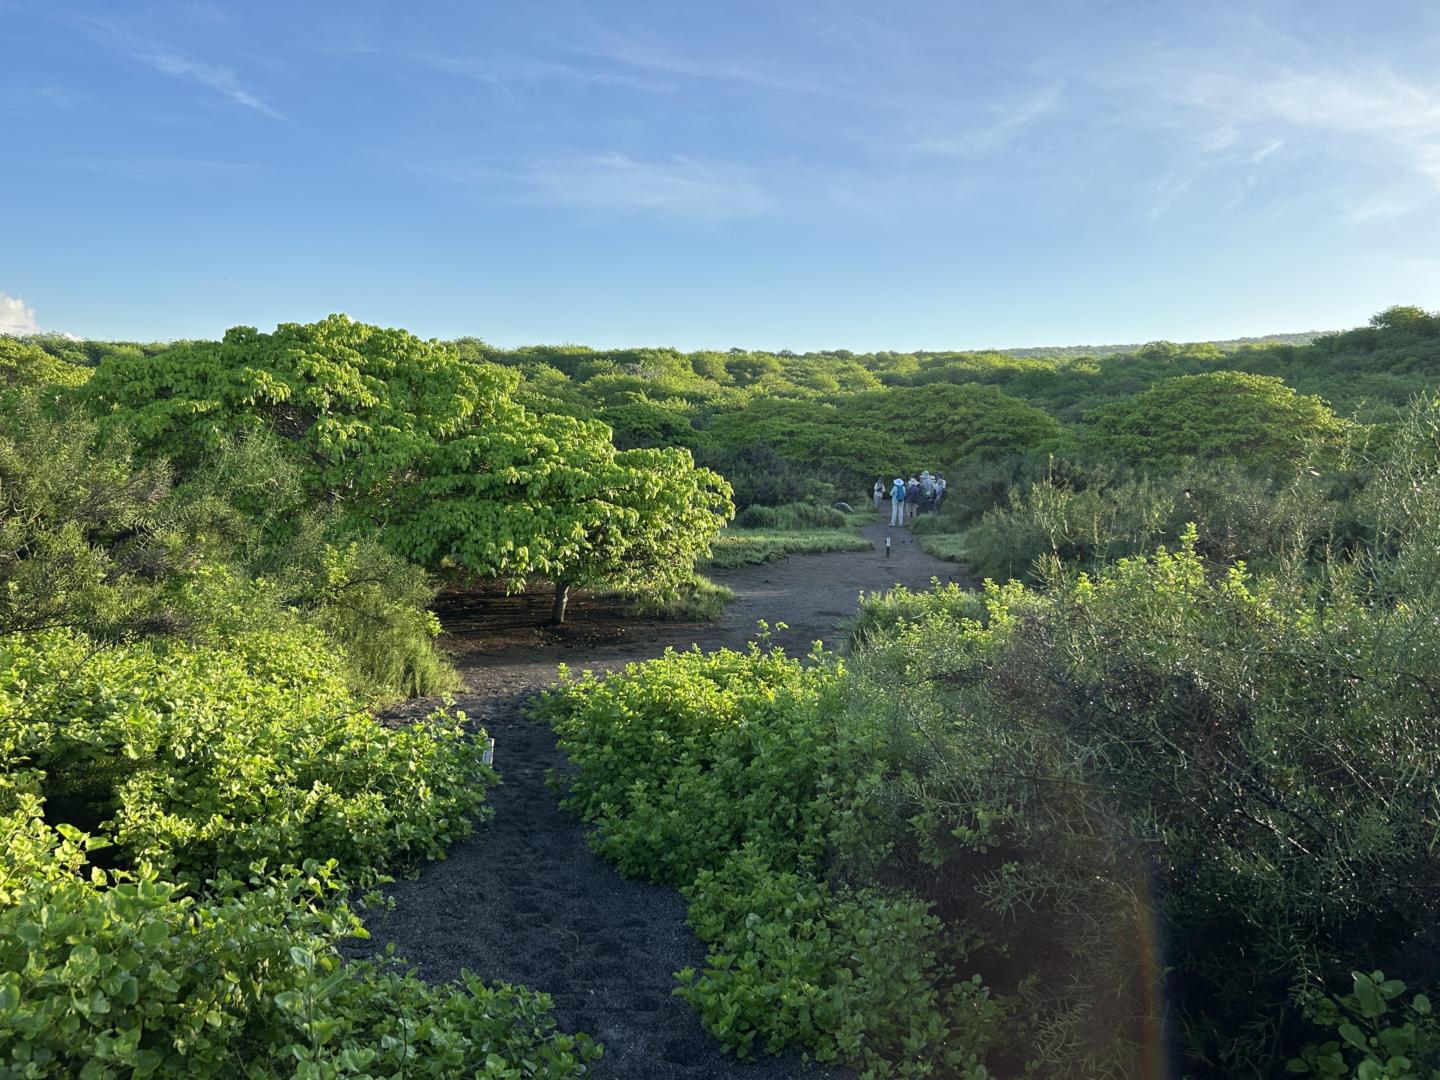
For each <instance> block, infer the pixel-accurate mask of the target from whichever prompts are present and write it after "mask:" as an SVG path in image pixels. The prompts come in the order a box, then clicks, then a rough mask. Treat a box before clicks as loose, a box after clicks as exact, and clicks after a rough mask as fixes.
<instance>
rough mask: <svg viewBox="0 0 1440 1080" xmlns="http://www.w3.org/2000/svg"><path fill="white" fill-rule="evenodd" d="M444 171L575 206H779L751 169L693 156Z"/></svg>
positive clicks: (662, 212)
mask: <svg viewBox="0 0 1440 1080" xmlns="http://www.w3.org/2000/svg"><path fill="white" fill-rule="evenodd" d="M438 172H439V175H441V176H443V177H445V178H446V179H448V180H451V181H453V182H457V183H463V184H467V185H471V186H474V187H478V188H482V189H486V190H488V191H490V192H491V193H493V194H495V195H498V196H500V197H502V198H508V199H512V200H514V201H518V202H525V203H541V204H549V205H557V206H568V207H572V208H575V209H585V210H598V211H609V212H619V213H643V214H651V215H655V216H660V217H669V218H690V219H718V218H737V217H754V216H756V215H758V214H761V213H764V212H765V211H766V210H768V209H770V208H771V206H772V198H771V196H770V194H769V193H768V192H766V191H765V190H764V189H763V188H762V187H761V186H760V185H759V184H757V183H756V182H755V180H754V179H753V178H752V177H751V176H750V174H749V173H748V172H746V171H744V170H741V169H736V168H734V167H732V166H728V165H726V164H724V163H721V162H714V161H706V160H700V159H697V158H689V157H671V158H666V159H663V160H657V161H639V160H636V159H635V158H632V157H629V156H628V155H625V154H620V153H607V154H588V155H576V156H572V157H567V158H548V159H544V160H536V161H531V162H528V163H526V164H524V165H522V166H519V167H496V166H493V165H488V164H484V163H481V164H478V165H469V166H462V167H459V168H449V169H443V170H439V171H438Z"/></svg>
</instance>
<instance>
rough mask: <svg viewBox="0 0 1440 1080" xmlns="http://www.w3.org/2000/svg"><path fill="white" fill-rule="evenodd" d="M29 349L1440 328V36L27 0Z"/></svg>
mask: <svg viewBox="0 0 1440 1080" xmlns="http://www.w3.org/2000/svg"><path fill="white" fill-rule="evenodd" d="M0 50H3V51H0V56H3V57H4V63H3V65H0V148H3V151H4V153H3V157H0V199H3V206H4V208H5V209H4V226H3V228H0V325H8V326H9V327H10V328H12V329H24V328H29V327H36V326H38V327H40V328H44V329H55V330H64V331H68V332H72V333H76V334H80V335H84V336H94V337H127V338H144V339H152V338H171V337H177V336H217V335H218V334H220V333H221V332H222V331H223V330H224V329H225V328H226V327H227V326H231V325H235V324H241V323H243V324H248V325H256V326H260V327H262V328H268V327H270V326H272V325H273V324H275V323H276V322H281V321H308V320H311V319H315V318H319V317H321V316H323V315H325V314H327V313H329V312H332V311H344V312H347V313H349V314H350V315H352V316H354V317H356V318H361V319H365V320H367V321H372V322H379V323H384V324H387V325H399V326H405V327H408V328H409V329H411V330H414V331H415V332H416V333H419V334H422V335H424V336H427V337H428V336H440V337H450V336H456V335H460V334H476V335H479V336H481V337H484V338H486V339H487V340H489V341H493V342H496V343H499V344H504V345H513V344H520V343H524V342H536V341H574V342H584V343H588V344H593V345H599V346H604V345H623V344H671V345H677V346H680V347H685V348H699V347H717V348H726V347H730V346H744V347H770V348H784V347H788V348H793V349H797V350H800V349H808V348H823V347H848V348H852V349H857V350H859V349H873V348H897V349H909V348H970V347H981V346H987V345H1009V346H1021V345H1035V344H1068V343H1077V342H1091V343H1101V342H1123V341H1140V340H1148V339H1152V338H1159V337H1166V338H1171V339H1176V340H1187V339H1197V338H1207V337H1230V336H1236V335H1243V334H1259V333H1267V332H1275V331H1297V330H1306V329H1312V328H1338V327H1345V326H1351V325H1356V324H1358V323H1362V322H1364V321H1365V319H1366V318H1368V317H1369V315H1370V314H1372V313H1373V312H1375V311H1377V310H1379V309H1380V308H1383V307H1386V306H1388V305H1389V304H1392V303H1415V304H1420V305H1421V306H1424V307H1427V308H1437V307H1440V64H1437V62H1436V60H1435V58H1436V57H1437V56H1440V4H1437V3H1435V2H1433V0H1407V2H1385V0H1373V2H1370V3H1366V4H1358V3H1353V2H1349V0H1346V2H1335V0H1305V2H1298V0H1297V2H1275V3H1269V2H1265V3H1247V4H1240V3H1226V2H1224V0H1210V2H1189V0H1155V2H1151V3H1140V2H1119V0H1035V2H1022V3H1013V4H1000V3H994V2H964V3H939V2H929V3H911V2H904V0H899V2H890V3H885V4H878V3H874V2H873V0H872V2H866V3H851V2H848V0H836V2H802V0H787V2H785V3H775V2H773V0H770V2H730V3H709V4H698V3H681V2H670V3H632V2H628V0H626V2H619V0H590V2H574V3H572V2H564V0H557V2H538V3H537V2H532V3H524V4H522V3H498V2H497V3H482V2H460V0H449V2H446V0H433V2H427V0H416V2H413V3H403V4H402V3H399V2H379V0H343V2H340V0H306V2H302V3H294V2H291V3H272V2H268V0H253V2H245V3H239V2H235V3H220V2H205V0H171V2H133V3H131V2H88V3H87V2H73V3H72V2H65V0H0Z"/></svg>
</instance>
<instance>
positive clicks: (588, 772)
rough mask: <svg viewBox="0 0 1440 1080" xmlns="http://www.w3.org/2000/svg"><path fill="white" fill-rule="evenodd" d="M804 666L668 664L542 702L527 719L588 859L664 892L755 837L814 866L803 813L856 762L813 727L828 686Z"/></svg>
mask: <svg viewBox="0 0 1440 1080" xmlns="http://www.w3.org/2000/svg"><path fill="white" fill-rule="evenodd" d="M818 659H819V660H820V662H818V663H817V664H815V665H814V666H812V667H808V668H807V667H805V666H804V665H802V664H801V663H800V662H799V661H798V660H792V659H789V658H788V657H786V656H785V655H784V654H783V653H781V652H779V651H778V650H775V651H772V652H768V653H765V652H760V651H759V650H758V649H755V648H752V649H751V651H749V652H732V651H730V650H726V649H722V650H719V651H717V652H714V653H708V654H706V653H701V652H700V651H699V650H698V649H695V650H691V651H688V652H681V653H677V652H674V651H670V652H667V653H666V654H665V657H664V659H662V660H657V661H652V662H650V663H648V664H629V665H627V666H626V668H625V673H624V676H623V677H609V678H594V677H592V676H589V675H586V676H584V677H582V678H580V679H578V680H574V681H570V682H565V681H562V682H561V684H560V685H559V687H558V688H556V689H554V690H551V691H549V692H547V693H546V694H544V695H542V697H541V698H540V699H539V701H538V702H537V704H536V707H535V714H536V715H537V716H538V717H540V718H542V719H545V720H547V721H548V722H549V723H550V725H551V726H552V727H553V728H554V729H555V732H556V735H557V741H558V745H559V746H560V749H561V750H562V751H564V753H565V754H566V756H567V757H568V758H569V760H570V762H571V764H572V765H574V766H575V768H576V770H577V771H576V773H575V774H574V776H573V777H571V778H569V779H568V781H567V790H568V795H567V797H566V800H565V805H566V806H567V807H569V808H570V809H572V810H574V811H575V812H576V813H577V814H579V815H580V817H581V818H582V819H584V820H585V821H589V822H593V823H595V824H596V825H597V826H598V829H597V831H596V832H594V833H592V834H591V842H592V844H593V846H594V847H595V849H596V850H597V851H599V852H600V854H602V855H604V856H605V857H606V858H607V859H610V860H611V861H612V862H614V863H615V864H616V866H617V867H619V869H620V870H621V872H622V873H625V874H629V875H634V876H643V877H646V878H649V879H652V880H656V881H666V882H669V883H671V884H674V885H684V884H688V883H689V882H690V881H691V880H692V879H693V878H694V876H695V874H696V873H697V872H698V871H699V870H701V869H703V868H707V867H709V868H713V867H715V866H718V864H719V862H720V861H721V859H722V858H723V857H724V856H725V855H726V854H727V853H728V852H730V851H732V850H733V849H734V848H736V847H738V846H739V843H740V842H741V840H742V838H748V839H750V840H752V841H756V842H758V841H759V839H760V838H761V837H764V838H765V843H766V844H767V850H768V849H774V850H775V851H776V852H777V853H779V852H782V851H783V853H784V854H783V858H785V859H786V860H787V861H789V862H792V863H793V862H795V861H797V860H800V859H802V858H804V859H807V860H811V861H813V860H814V859H815V858H816V857H818V855H819V853H820V851H821V849H822V847H823V844H824V832H825V830H824V827H823V825H821V824H819V823H818V822H819V821H820V820H821V818H822V817H823V815H824V814H825V813H827V812H828V806H827V805H826V804H824V802H823V801H817V800H819V796H820V794H821V792H823V791H826V790H829V789H831V788H833V787H834V785H835V784H837V783H839V780H838V778H837V777H836V776H834V775H833V774H836V773H843V772H846V771H849V770H850V769H851V768H852V767H854V766H855V765H856V764H857V762H858V761H859V760H860V758H859V757H857V756H856V755H858V753H859V751H858V750H857V749H856V748H855V747H853V746H850V745H836V742H835V739H834V737H833V732H832V730H831V729H830V728H829V727H828V726H827V725H826V724H825V723H824V722H823V721H822V720H821V719H820V718H819V717H818V716H817V715H816V713H817V709H818V706H819V703H820V701H821V700H822V698H823V697H824V695H825V694H826V693H827V692H828V691H829V690H830V689H831V688H833V686H834V684H835V681H836V678H837V669H836V668H835V667H834V666H833V664H832V663H830V662H829V661H826V660H825V659H824V658H823V657H820V658H818ZM563 674H564V673H563V672H562V678H563ZM827 736H828V737H827ZM846 755H850V756H846ZM777 857H781V856H779V855H778V854H777Z"/></svg>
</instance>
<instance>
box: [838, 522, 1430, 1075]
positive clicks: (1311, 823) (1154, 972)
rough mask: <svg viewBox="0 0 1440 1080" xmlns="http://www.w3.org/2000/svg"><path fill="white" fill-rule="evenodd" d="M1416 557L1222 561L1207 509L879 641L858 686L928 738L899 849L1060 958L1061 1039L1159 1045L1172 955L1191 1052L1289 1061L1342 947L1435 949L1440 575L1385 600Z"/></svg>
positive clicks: (1248, 1069) (1412, 956)
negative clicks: (1172, 543)
mask: <svg viewBox="0 0 1440 1080" xmlns="http://www.w3.org/2000/svg"><path fill="white" fill-rule="evenodd" d="M1433 535H1434V534H1433V533H1422V534H1420V535H1413V534H1412V543H1414V544H1415V546H1416V547H1417V548H1418V549H1420V550H1425V551H1428V550H1430V549H1432V548H1433V546H1434V541H1433V539H1430V538H1429V537H1432V536H1433ZM1402 572H1403V573H1408V572H1409V571H1406V570H1405V569H1404V560H1403V556H1402V557H1401V558H1399V559H1397V560H1395V566H1394V567H1393V568H1392V569H1391V570H1386V569H1383V568H1381V567H1379V566H1375V567H1372V568H1370V569H1369V571H1367V573H1365V574H1359V573H1356V572H1354V571H1353V569H1351V568H1348V567H1346V566H1344V565H1339V564H1337V565H1335V566H1333V567H1332V568H1331V569H1330V571H1329V572H1328V573H1327V574H1326V575H1325V578H1324V580H1323V581H1322V582H1320V583H1318V584H1317V583H1312V582H1310V581H1307V580H1306V579H1305V578H1304V577H1299V576H1297V577H1294V578H1290V579H1281V580H1280V581H1278V582H1272V583H1262V582H1256V581H1254V580H1252V579H1250V578H1248V577H1247V576H1246V575H1245V574H1244V573H1243V572H1242V571H1240V570H1238V569H1232V570H1231V571H1230V572H1229V573H1227V574H1222V575H1220V576H1219V577H1218V578H1216V577H1211V576H1210V575H1208V574H1207V571H1206V566H1205V563H1204V561H1203V560H1202V559H1201V558H1200V557H1199V555H1198V554H1197V552H1196V551H1195V536H1194V534H1193V532H1192V533H1191V534H1190V535H1189V536H1187V537H1186V538H1185V540H1184V542H1183V544H1182V546H1181V548H1180V549H1179V550H1178V551H1176V552H1173V553H1166V552H1163V551H1162V552H1160V553H1157V554H1156V555H1154V556H1152V557H1150V558H1133V559H1125V560H1121V561H1120V562H1118V563H1116V564H1115V565H1114V566H1112V567H1110V568H1107V569H1105V570H1104V571H1102V572H1101V573H1100V574H1098V575H1097V576H1096V577H1094V578H1089V577H1086V576H1084V575H1078V576H1077V575H1075V574H1073V573H1067V572H1063V571H1061V570H1060V569H1058V567H1053V566H1052V569H1051V570H1050V571H1049V572H1048V573H1047V580H1048V581H1049V584H1050V589H1049V591H1048V592H1047V593H1045V594H1034V593H1031V592H1029V591H1028V590H1025V589H1023V588H1021V587H1019V586H1014V585H1012V586H1010V587H1009V588H1008V589H1006V590H1000V589H998V588H992V589H991V590H990V591H989V592H988V593H987V594H986V596H985V598H984V600H985V605H986V608H987V611H986V615H985V617H984V618H983V619H981V618H977V617H975V615H974V613H973V607H972V609H971V610H968V611H967V610H966V605H965V604H963V603H957V602H955V600H954V598H941V599H939V600H937V601H935V602H934V603H932V604H929V605H921V606H922V607H923V608H924V609H925V610H924V614H923V615H922V616H921V617H920V618H919V619H918V620H914V621H908V620H906V621H898V622H896V623H895V625H894V629H893V630H891V631H890V632H889V633H888V635H886V634H872V636H871V638H870V641H871V644H870V647H869V648H868V649H865V650H861V651H860V652H858V653H857V654H856V656H855V657H854V659H853V660H852V676H851V677H852V680H853V681H854V683H855V687H854V690H853V693H852V697H851V700H852V701H854V702H865V703H867V706H866V707H867V708H868V709H870V710H871V715H872V716H873V717H875V720H874V723H876V724H878V725H880V726H882V727H885V728H886V729H888V730H889V731H890V732H891V733H892V737H891V747H892V755H893V757H894V759H895V760H897V761H898V762H900V763H902V767H901V768H900V769H899V772H898V776H897V779H896V781H895V782H893V783H891V784H889V785H887V787H886V788H885V789H884V791H885V794H886V795H887V796H888V797H889V799H890V800H891V804H892V805H891V809H890V811H889V815H890V817H891V818H892V819H893V820H897V821H903V822H908V823H909V826H910V831H911V836H910V839H909V840H908V841H906V842H897V844H896V846H895V849H894V853H893V856H892V858H893V860H894V862H893V869H892V874H894V875H899V877H898V880H900V881H901V882H908V883H909V884H910V885H911V887H912V888H915V889H916V890H917V891H919V892H920V893H921V895H923V896H925V897H926V898H927V899H929V900H931V901H932V902H934V903H935V904H936V905H937V911H938V912H939V913H940V914H941V915H942V917H944V918H947V919H949V918H961V919H963V920H965V921H966V922H967V923H968V924H969V925H971V926H974V927H976V928H977V929H979V930H980V931H981V932H982V933H984V934H986V935H987V936H988V937H990V938H992V939H993V940H995V941H997V942H1006V941H1010V942H1011V943H1012V945H1013V947H1014V948H1015V949H1016V950H1018V954H1017V957H1016V960H1018V959H1020V958H1022V957H1023V958H1024V960H1023V963H1022V964H1021V965H1020V971H1018V972H1016V978H1017V980H1018V978H1019V975H1020V974H1022V973H1023V972H1024V971H1027V970H1028V971H1032V972H1034V973H1036V974H1038V976H1039V979H1038V982H1035V983H1034V984H1031V985H1029V987H1028V989H1025V990H1024V992H1025V994H1026V995H1027V999H1028V1000H1029V1001H1030V1005H1031V1010H1032V1014H1033V1015H1034V1016H1036V1017H1037V1018H1041V1019H1043V1021H1044V1024H1043V1028H1042V1033H1041V1036H1040V1037H1037V1039H1036V1040H1035V1043H1034V1049H1035V1053H1036V1057H1037V1063H1042V1062H1043V1063H1044V1064H1046V1065H1047V1066H1048V1067H1049V1068H1050V1069H1052V1070H1054V1071H1056V1072H1059V1073H1068V1074H1070V1075H1085V1076H1095V1075H1111V1074H1121V1073H1124V1072H1125V1071H1126V1070H1127V1069H1130V1068H1132V1067H1133V1066H1134V1063H1135V1061H1137V1060H1139V1057H1140V1055H1142V1054H1143V1053H1144V1052H1145V1050H1144V1047H1145V1046H1146V1045H1147V1041H1146V1040H1147V1039H1149V1038H1151V1035H1150V1034H1148V1033H1150V1032H1153V1030H1155V1028H1154V1025H1156V1024H1158V1023H1159V1022H1160V1020H1161V1018H1160V1017H1159V1016H1158V1015H1157V1014H1156V1013H1155V1012H1154V1011H1153V1010H1154V1002H1155V1001H1156V1000H1157V994H1158V992H1159V985H1158V982H1159V980H1160V978H1161V974H1160V971H1161V965H1162V964H1163V965H1164V968H1165V970H1167V971H1168V972H1169V973H1170V974H1169V975H1168V977H1167V981H1168V985H1167V987H1166V989H1167V990H1168V996H1169V1000H1170V1002H1171V1004H1172V1006H1173V1008H1174V1010H1175V1012H1174V1017H1173V1018H1174V1020H1175V1021H1177V1022H1178V1023H1179V1025H1180V1029H1181V1031H1182V1032H1183V1034H1184V1037H1185V1040H1186V1042H1187V1045H1188V1047H1189V1048H1190V1052H1191V1053H1192V1054H1193V1055H1194V1056H1195V1057H1196V1058H1198V1059H1199V1060H1207V1059H1208V1060H1211V1061H1214V1062H1216V1063H1217V1064H1216V1068H1217V1069H1218V1070H1219V1071H1220V1072H1222V1073H1223V1074H1226V1075H1234V1074H1237V1073H1245V1074H1251V1073H1256V1072H1266V1071H1270V1070H1273V1069H1274V1068H1275V1067H1276V1066H1277V1062H1276V1060H1275V1056H1274V1055H1275V1054H1276V1053H1277V1052H1279V1051H1277V1047H1284V1046H1286V1045H1287V1044H1288V1045H1291V1046H1293V1045H1294V1042H1293V1040H1294V1039H1295V1037H1296V1032H1295V1030H1294V1028H1293V1023H1292V1025H1291V1026H1290V1027H1286V1028H1280V1029H1278V1030H1275V1029H1268V1028H1267V1029H1264V1030H1257V1029H1256V1028H1255V1027H1254V1026H1253V1023H1252V1022H1253V1019H1254V1017H1255V1016H1257V1015H1267V1016H1279V1015H1282V1006H1283V1004H1284V1003H1285V1001H1286V999H1287V998H1288V997H1289V995H1290V993H1291V991H1292V989H1293V987H1295V986H1296V985H1303V984H1305V983H1306V982H1314V981H1315V980H1318V979H1319V978H1320V977H1321V976H1322V974H1323V972H1324V971H1326V970H1329V969H1330V968H1331V967H1333V966H1334V965H1336V964H1345V963H1353V962H1354V961H1355V959H1356V958H1358V957H1361V956H1375V957H1382V956H1383V957H1384V958H1385V960H1386V966H1387V968H1389V967H1392V966H1399V967H1403V968H1404V969H1406V970H1405V971H1404V972H1402V973H1403V974H1405V975H1407V976H1411V975H1414V976H1418V977H1421V978H1425V977H1433V974H1434V972H1433V970H1432V969H1433V963H1432V962H1431V961H1430V960H1427V959H1426V958H1425V957H1424V955H1423V950H1421V949H1418V948H1417V942H1419V941H1421V940H1423V935H1424V934H1425V932H1426V930H1427V928H1428V927H1429V926H1430V925H1431V924H1432V922H1433V920H1434V919H1435V918H1436V916H1437V914H1440V909H1437V906H1436V903H1437V900H1436V898H1437V897H1440V878H1437V876H1436V875H1437V872H1440V871H1437V867H1436V865H1435V862H1434V859H1433V857H1432V856H1431V854H1430V847H1429V845H1430V844H1431V842H1432V839H1433V836H1432V834H1433V827H1432V826H1428V825H1427V824H1426V822H1427V821H1433V817H1434V811H1435V807H1434V794H1433V792H1430V791H1428V790H1425V789H1424V788H1423V786H1417V785H1416V784H1414V782H1413V779H1412V778H1413V777H1415V776H1431V775H1434V774H1435V772H1436V770H1437V769H1440V758H1437V753H1436V750H1435V748H1434V746H1433V740H1430V739H1429V738H1428V737H1427V736H1426V735H1425V734H1424V732H1425V731H1426V730H1427V726H1428V725H1430V724H1433V723H1434V722H1436V720H1437V719H1440V714H1437V712H1436V703H1435V699H1434V696H1433V693H1432V690H1431V689H1430V688H1432V687H1433V686H1434V685H1437V684H1440V669H1437V668H1436V665H1435V663H1434V658H1435V657H1437V656H1440V640H1437V639H1436V638H1435V634H1436V630H1435V627H1436V626H1437V625H1440V620H1437V617H1436V615H1437V612H1440V594H1437V591H1436V590H1435V589H1434V587H1433V584H1432V585H1431V586H1428V587H1423V588H1422V587H1419V581H1418V579H1409V584H1407V585H1404V586H1400V585H1398V583H1397V584H1396V587H1397V590H1398V591H1399V592H1400V594H1402V595H1404V596H1405V597H1406V599H1405V601H1404V602H1403V603H1402V604H1395V605H1391V604H1389V603H1387V602H1383V601H1382V602H1381V603H1379V604H1378V605H1377V604H1374V603H1373V602H1372V601H1371V599H1370V596H1371V589H1370V585H1369V582H1373V581H1374V580H1376V577H1377V575H1378V577H1379V579H1380V580H1382V581H1392V582H1393V581H1394V579H1393V578H1392V577H1391V574H1392V573H1396V574H1398V573H1402ZM899 606H901V607H902V608H903V607H904V606H905V604H904V603H902V604H901V605H899ZM952 612H953V613H952ZM882 614H883V609H882ZM1422 658H1423V659H1422ZM1151 912H1153V914H1154V917H1155V918H1156V919H1158V926H1159V929H1160V931H1161V936H1160V938H1159V941H1157V940H1156V937H1155V936H1154V934H1153V932H1152V930H1151V929H1150V928H1149V925H1150V924H1149V919H1150V918H1151ZM1030 913H1033V914H1030ZM1016 919H1019V920H1020V921H1019V924H1018V927H1016V926H1015V925H1014V924H1013V923H1012V920H1016ZM1159 942H1163V949H1164V952H1163V956H1162V954H1161V953H1160V951H1159V950H1160V948H1161V946H1160V944H1159ZM1147 950H1148V951H1147ZM1016 960H1012V961H1010V963H1012V964H1014V963H1015V962H1016ZM1019 986H1020V983H1019V982H1018V981H1017V987H1019ZM1117 1033H1118V1038H1117Z"/></svg>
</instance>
